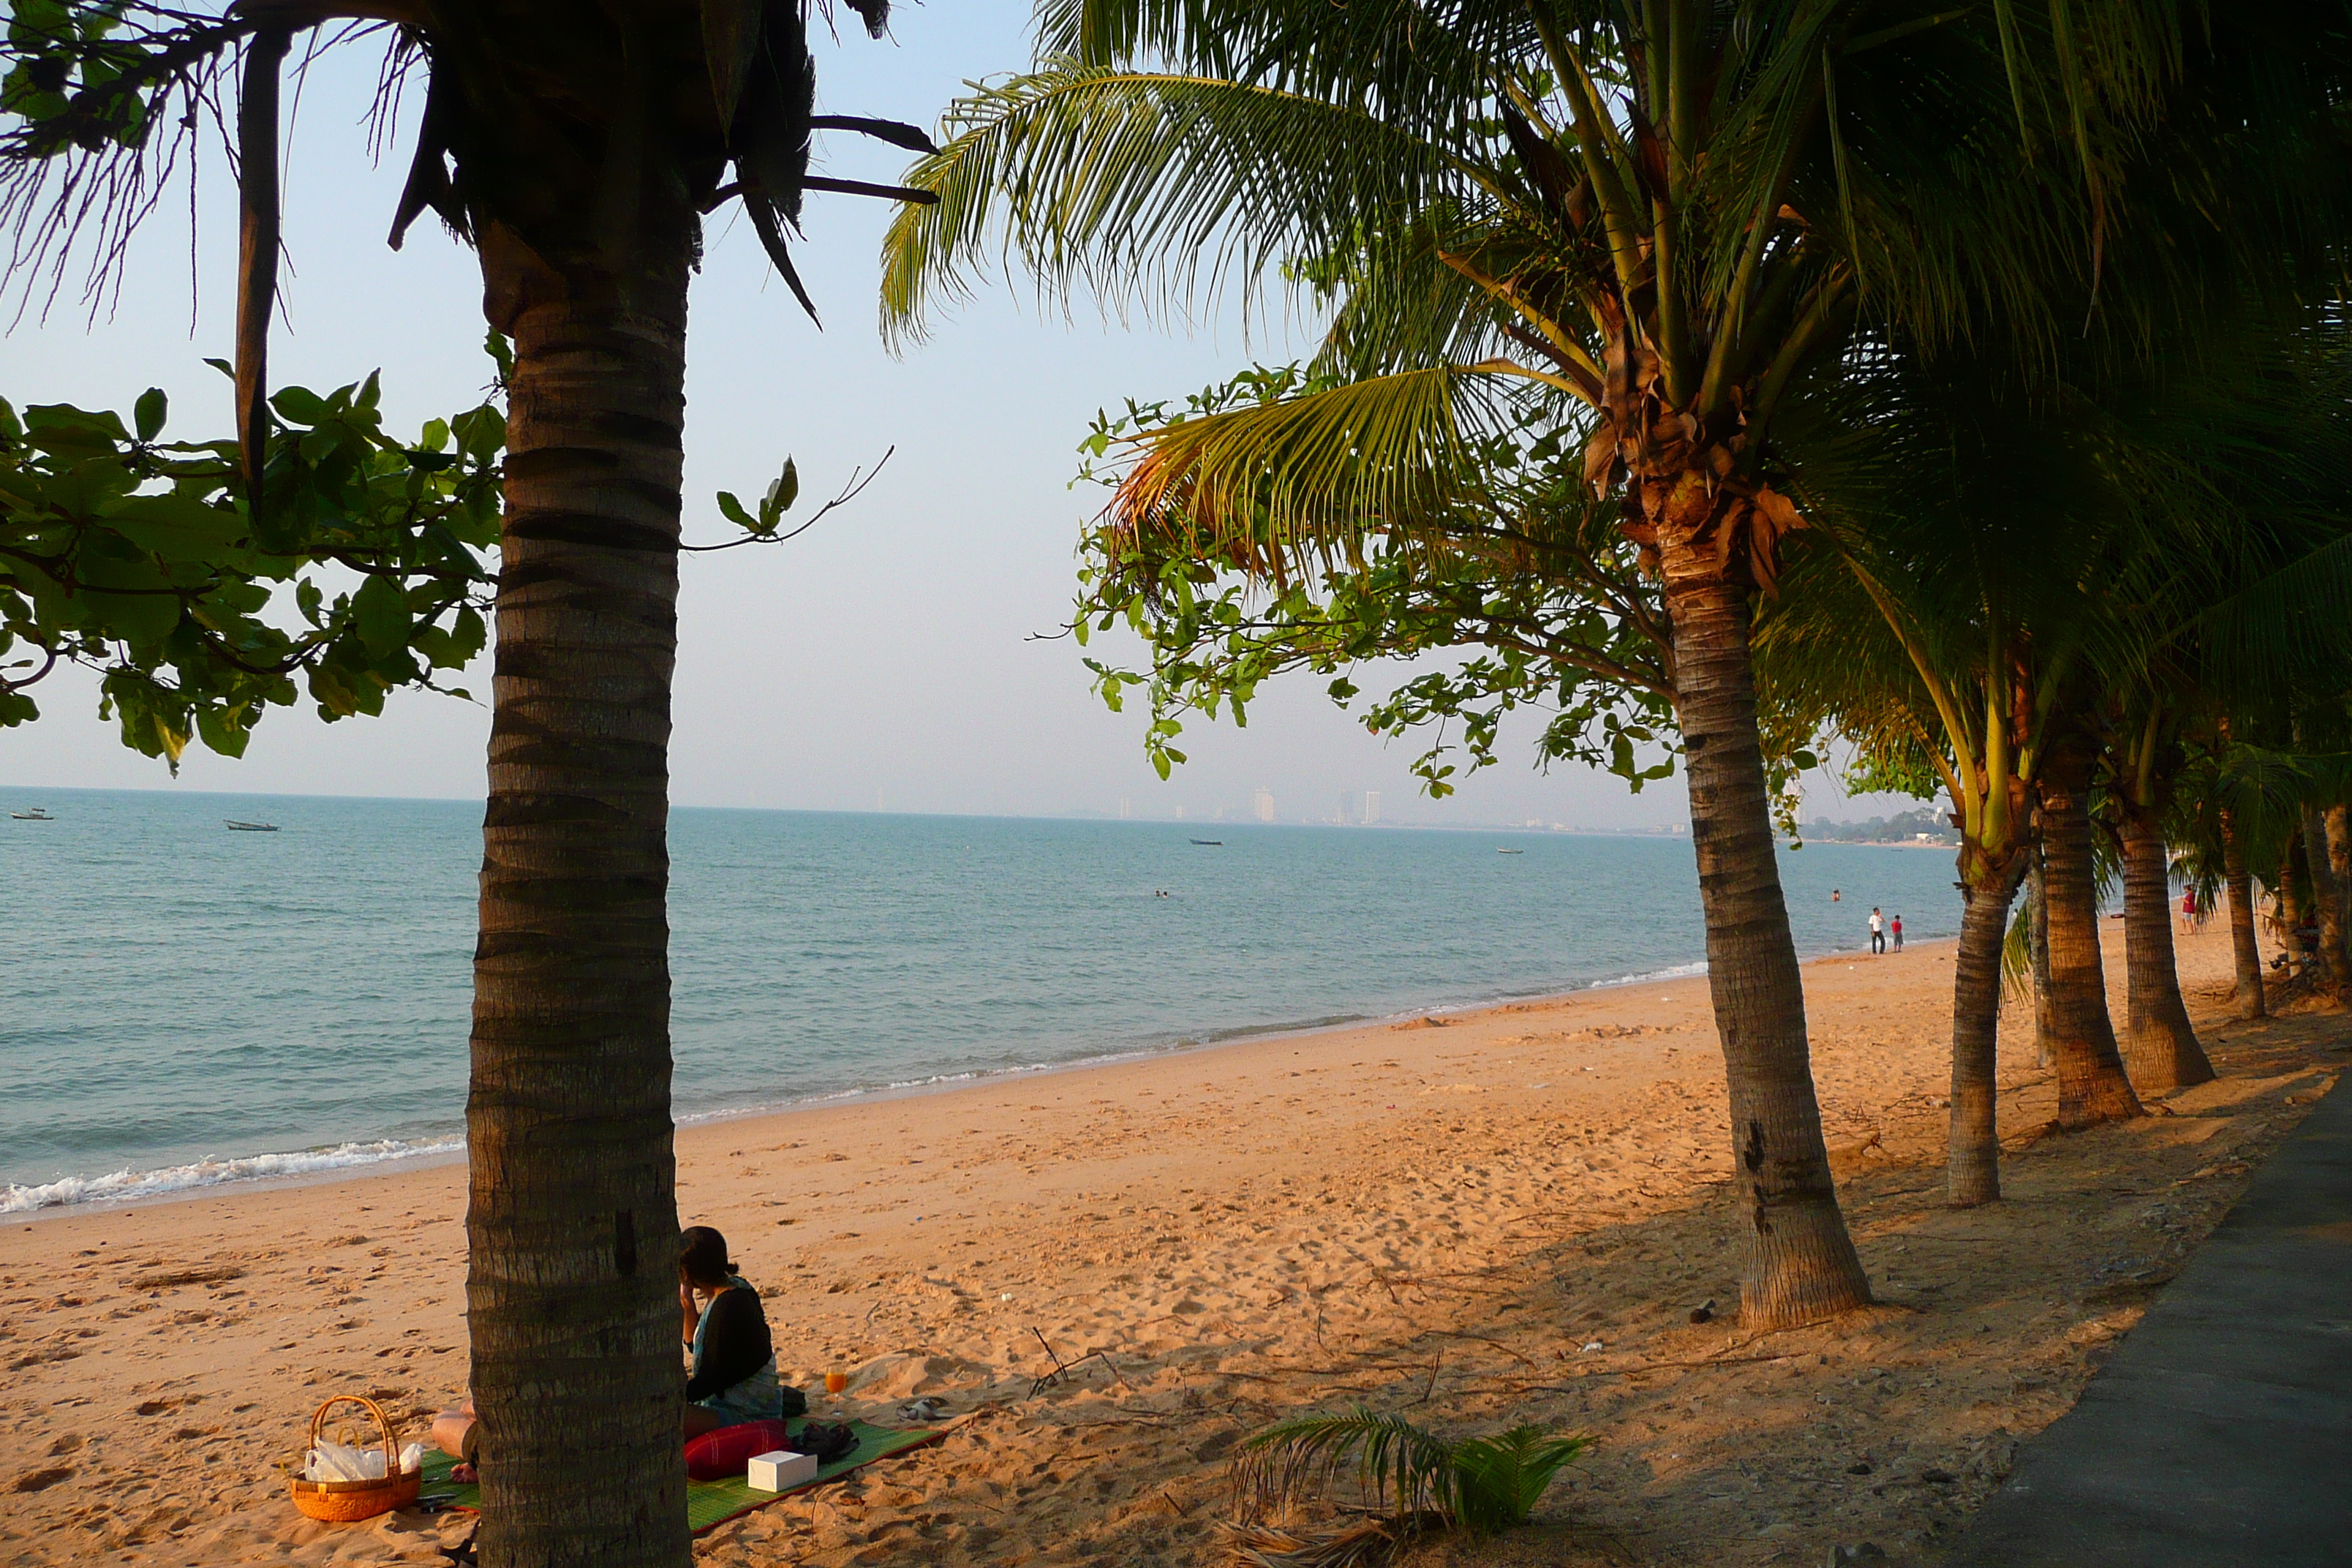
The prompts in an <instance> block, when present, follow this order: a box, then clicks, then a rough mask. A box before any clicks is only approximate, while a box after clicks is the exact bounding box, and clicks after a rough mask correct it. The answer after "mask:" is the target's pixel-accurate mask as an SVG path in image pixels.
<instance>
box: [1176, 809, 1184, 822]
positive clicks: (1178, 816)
mask: <svg viewBox="0 0 2352 1568" xmlns="http://www.w3.org/2000/svg"><path fill="white" fill-rule="evenodd" d="M1176 820H1177V821H1179V822H1181V821H1183V820H1184V808H1183V807H1182V806H1181V805H1180V806H1178V807H1177V808H1176Z"/></svg>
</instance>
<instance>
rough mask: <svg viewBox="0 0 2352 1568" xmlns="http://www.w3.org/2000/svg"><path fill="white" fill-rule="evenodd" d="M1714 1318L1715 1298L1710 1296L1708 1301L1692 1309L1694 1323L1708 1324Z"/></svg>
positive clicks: (1691, 1318) (1691, 1317)
mask: <svg viewBox="0 0 2352 1568" xmlns="http://www.w3.org/2000/svg"><path fill="white" fill-rule="evenodd" d="M1714 1317H1715V1298H1714V1297H1712V1296H1709V1297H1708V1298H1707V1299H1706V1300H1704V1301H1701V1302H1700V1303H1699V1304H1698V1305H1697V1306H1696V1307H1693V1308H1692V1309H1691V1314H1690V1321H1692V1322H1694V1323H1704V1322H1708V1321H1712V1320H1713V1319H1714Z"/></svg>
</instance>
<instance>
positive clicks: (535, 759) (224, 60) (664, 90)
mask: <svg viewBox="0 0 2352 1568" xmlns="http://www.w3.org/2000/svg"><path fill="white" fill-rule="evenodd" d="M847 4H848V5H849V8H850V9H852V10H855V11H856V12H857V13H858V15H859V16H861V17H862V18H863V19H864V20H865V22H866V24H867V25H868V26H869V28H870V30H872V31H873V32H874V33H875V34H876V35H877V37H878V36H879V35H880V33H881V30H882V28H883V26H884V22H885V19H886V16H887V0H847ZM818 5H819V7H820V14H821V16H824V17H826V18H829V17H830V16H831V11H830V8H829V7H826V6H825V5H824V0H818ZM810 22H811V11H810V7H809V5H808V4H807V0H702V3H699V4H698V3H695V0H640V3H637V4H633V5H613V6H604V7H586V8H579V7H565V6H551V5H546V4H536V3H530V0H482V3H479V4H472V5H448V4H443V3H441V0H250V3H248V4H245V5H238V6H236V8H234V9H233V10H230V11H228V12H227V13H226V14H225V15H223V16H197V15H191V14H189V13H185V12H181V11H175V10H169V9H163V8H150V7H147V6H145V5H139V4H137V3H135V0H134V3H132V4H128V5H126V4H122V3H121V0H47V3H46V4H43V5H20V6H18V7H17V8H16V13H15V16H14V18H13V20H12V24H11V28H10V33H9V40H8V50H9V55H10V59H11V63H12V66H13V67H14V68H13V69H12V71H11V74H10V76H9V82H10V88H9V92H10V97H9V100H8V106H9V108H10V110H12V111H14V113H15V114H16V116H17V117H18V118H17V119H16V121H13V122H12V123H11V124H10V125H9V126H8V127H7V128H6V129H5V132H0V215H5V220H6V221H9V222H11V223H12V224H13V226H15V228H16V232H17V234H18V235H19V237H21V238H22V239H23V240H25V242H26V243H25V244H24V245H23V246H22V247H20V249H19V251H18V253H17V259H18V260H19V262H20V263H22V264H27V265H31V266H35V267H37V266H38V265H39V264H40V262H41V261H42V260H43V259H44V258H49V257H54V258H57V261H58V266H60V267H61V266H62V265H63V258H64V257H65V254H66V252H67V250H68V248H69V247H71V245H72V243H73V241H74V240H75V238H76V237H77V236H81V237H85V238H94V240H95V243H96V247H97V249H98V252H99V254H100V258H101V259H102V260H103V259H104V258H111V257H113V256H117V255H119V254H120V242H121V237H122V236H123V235H125V234H126V233H127V232H128V230H129V228H130V227H131V226H132V225H133V224H135V223H136V222H137V221H138V220H139V219H140V218H141V217H142V216H144V214H145V213H146V212H148V211H150V210H152V205H153V195H152V191H153V183H154V181H155V180H156V179H158V178H161V177H168V175H169V174H170V171H171V169H172V168H173V166H174V164H173V159H174V157H175V155H176V153H179V152H180V151H184V150H185V149H186V147H187V146H189V145H192V143H189V142H188V141H187V139H188V138H192V137H193V136H194V134H195V130H194V128H195V127H196V126H197V125H198V124H199V123H200V122H201V120H202V116H203V115H204V114H205V112H207V111H209V112H210V113H212V114H213V115H214V117H215V119H216V120H217V119H218V118H220V117H221V113H222V104H221V100H222V98H223V97H224V96H225V95H226V92H227V90H228V89H229V88H230V87H231V85H232V73H233V72H237V68H238V65H239V64H240V63H241V72H238V73H237V74H239V75H240V76H241V79H239V80H236V82H235V84H234V85H235V86H236V88H237V89H239V90H238V91H237V95H236V96H237V100H238V102H237V105H236V112H235V121H236V127H237V140H238V143H239V145H238V148H237V152H238V154H239V159H238V166H239V168H240V171H241V174H242V179H241V183H240V207H241V217H242V263H241V267H240V275H239V300H238V311H237V319H238V332H237V366H236V379H237V395H238V425H239V430H240V435H241V437H242V438H243V447H244V450H245V454H246V474H245V479H246V488H247V491H248V492H249V497H250V500H251V501H252V503H253V506H252V510H253V511H254V513H255V514H256V518H257V526H263V527H266V526H267V525H268V516H269V510H270V507H271V505H272V500H273V498H272V492H271V491H270V489H269V488H268V486H267V485H265V484H264V482H263V479H264V477H265V473H266V470H265V469H264V468H263V465H262V462H261V454H262V450H263V445H264V441H263V437H265V436H266V434H267V432H268V427H269V416H268V409H267V407H266V401H265V394H266V392H267V386H268V377H267V371H266V363H265V350H266V332H267V327H268V319H269V316H270V312H271V306H272V302H273V300H274V296H275V289H276V261H277V255H278V212H277V182H276V179H275V174H274V171H275V168H276V154H277V139H278V110H277V94H278V76H279V72H280V67H281V63H282V61H283V60H284V58H285V57H286V55H287V53H288V50H289V44H290V40H291V38H292V36H293V35H294V34H295V33H296V32H299V31H303V30H306V29H310V28H312V27H326V28H328V29H330V31H329V33H328V35H327V36H326V37H325V39H324V41H326V42H334V41H339V40H341V39H344V38H349V37H376V38H377V39H379V40H380V41H385V42H387V43H388V47H389V53H388V58H387V66H386V80H387V83H388V84H395V85H396V84H397V83H398V82H399V81H400V80H401V79H403V78H404V77H405V76H406V75H407V74H408V73H410V72H411V71H413V70H415V69H417V68H422V69H423V70H424V71H425V73H426V76H427V82H426V85H425V94H424V99H425V103H424V109H423V112H422V114H421V116H420V117H419V119H418V121H417V139H416V145H415V155H414V160H413V163H412V164H411V167H410V172H409V177H408V184H407V188H406V190H405V191H404V193H403V195H402V197H401V199H400V203H399V209H398V211H397V212H396V213H395V214H394V218H393V226H392V242H393V244H394V246H395V247H396V246H398V245H399V243H400V241H401V237H402V236H403V234H404V232H405V231H406V229H407V228H408V226H409V225H410V224H411V223H412V222H413V221H414V220H415V218H417V217H418V216H421V215H422V214H424V213H425V211H427V210H430V211H432V212H433V213H435V214H436V216H438V217H439V218H440V219H441V221H442V222H444V223H445V224H446V225H447V226H449V227H450V229H451V230H452V231H453V232H454V233H456V234H457V236H458V237H460V238H462V239H464V240H466V241H467V242H469V243H471V245H472V246H473V247H474V249H475V251H476V253H477V254H478V257H479V259H480V262H481V269H482V282H483V308H484V314H485V315H486V316H487V317H488V321H489V323H490V325H491V326H492V327H493V328H494V329H495V330H496V331H499V332H500V333H502V334H504V335H506V336H507V337H509V338H510V339H511V340H512V341H513V345H514V363H513V370H512V374H511V376H510V378H509V426H508V431H507V436H508V458H507V462H506V468H505V511H504V519H503V522H502V526H501V530H500V535H499V551H500V568H499V581H498V594H497V617H496V619H497V634H498V635H497V654H496V658H497V664H496V673H495V677H494V693H495V696H494V702H493V718H492V726H491V738H490V744H489V780H488V783H489V798H488V807H487V810H486V813H485V816H484V822H483V844H484V853H483V864H482V874H481V936H480V941H479V943H478V947H477V950H476V957H475V1007H474V1027H473V1073H472V1081H471V1086H470V1089H469V1092H468V1096H467V1144H468V1150H469V1162H470V1184H469V1201H468V1207H467V1241H468V1244H469V1247H468V1268H467V1316H468V1321H469V1324H470V1331H471V1336H472V1351H473V1359H472V1367H471V1377H472V1386H473V1393H474V1398H475V1401H476V1404H477V1405H478V1407H479V1409H480V1412H481V1424H482V1429H483V1433H484V1453H485V1455H486V1458H487V1460H488V1462H487V1463H486V1464H485V1466H484V1468H483V1482H484V1497H485V1501H486V1504H487V1511H486V1514H485V1520H484V1524H483V1529H482V1536H481V1543H482V1548H483V1552H484V1554H485V1560H486V1561H488V1562H492V1563H501V1564H505V1563H557V1562H562V1563H631V1564H643V1563H678V1564H683V1563H686V1562H687V1561H688V1557H689V1548H688V1535H687V1526H686V1509H685V1491H684V1488H685V1475H684V1472H683V1471H682V1469H681V1468H680V1467H679V1465H678V1460H677V1441H678V1430H679V1405H680V1400H681V1397H682V1385H683V1379H682V1375H681V1373H680V1370H679V1363H678V1348H677V1339H676V1334H677V1310H676V1291H677V1281H676V1279H675V1274H674V1270H673V1268H672V1257H673V1254H674V1251H675V1247H676V1238H677V1205H676V1200H675V1187H674V1166H673V1160H672V1153H671V1123H670V1116H669V1082H670V1056H669V1027H668V1026H669V977H668V969H667V935H668V933H667V916H666V900H667V882H668V855H667V783H668V780H667V750H668V740H669V694H670V678H671V671H672V666H673V663H674V659H675V655H676V648H677V620H676V614H677V610H676V606H677V551H678V549H679V529H678V517H679V474H680V466H681V443H682V437H683V430H684V420H685V395H684V374H685V355H686V328H687V311H686V303H687V283H688V278H689V276H690V275H691V274H692V272H693V271H694V269H695V267H696V265H697V263H698V259H699V255H700V249H701V239H702V218H703V215H704V214H705V213H706V212H708V211H710V210H712V209H714V208H716V207H717V206H718V205H720V204H721V203H723V202H725V201H727V200H730V199H735V200H739V201H740V203H741V204H742V205H743V208H744V210H745V212H746V214H747V216H749V217H750V218H751V225H752V227H753V229H754V230H755V232H757V233H758V235H759V236H760V238H761V243H762V244H763V246H764V247H766V249H767V251H768V254H769V256H770V257H771V258H772V260H773V262H774V264H775V265H776V267H777V268H778V269H779V270H780V271H781V272H782V274H783V277H784V279H785V280H786V282H787V283H788V284H790V285H791V286H792V287H793V290H794V292H795V293H796V294H797V295H799V296H800V298H801V299H802V300H803V304H806V303H807V298H806V295H805V293H804V291H803V290H802V289H801V288H800V284H799V280H798V279H797V277H796V276H795V275H794V273H793V269H792V262H791V258H790V256H789V253H788V251H787V249H786V247H785V240H784V229H785V228H786V227H787V226H790V225H792V224H793V223H794V222H796V221H797V218H798V215H799V212H800V207H801V201H802V197H803V193H804V192H805V191H809V190H850V191H856V192H860V193H862V194H875V195H898V194H902V193H898V192H897V191H896V190H895V189H894V188H890V187H874V186H861V185H859V184H856V183H855V182H845V181H837V180H827V179H822V178H818V177H814V176H812V175H810V174H808V172H807V170H808V161H809V154H810V136H811V132H813V131H816V130H824V129H837V130H847V131H854V132H865V133H869V134H876V135H879V136H881V137H882V138H884V139H885V140H888V141H892V142H898V144H901V145H904V146H908V147H909V148H911V149H915V150H920V149H923V148H926V147H928V146H929V140H928V138H926V137H925V136H923V135H922V133H921V132H918V131H915V130H913V129H911V128H908V127H904V126H894V125H889V124H886V123H883V122H880V121H859V120H849V119H839V118H830V117H824V116H815V115H813V114H812V112H811V109H812V101H813V95H814V59H813V57H812V56H811V55H810V52H809V48H808V43H807V34H808V28H809V26H810ZM174 138H178V140H174ZM730 165H731V168H732V178H731V179H729V178H728V172H729V170H730ZM904 194H908V195H912V194H913V193H904ZM86 223H88V224H94V225H95V226H96V227H95V228H94V229H89V230H88V231H87V232H85V228H84V226H85V224H86Z"/></svg>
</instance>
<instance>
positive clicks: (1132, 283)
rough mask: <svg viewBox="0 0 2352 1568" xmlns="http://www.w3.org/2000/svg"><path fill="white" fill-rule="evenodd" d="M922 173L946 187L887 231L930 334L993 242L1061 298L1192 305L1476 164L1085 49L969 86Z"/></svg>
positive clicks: (906, 297)
mask: <svg viewBox="0 0 2352 1568" xmlns="http://www.w3.org/2000/svg"><path fill="white" fill-rule="evenodd" d="M942 129H943V131H944V132H946V133H947V134H946V136H945V137H944V144H943V145H942V146H941V148H940V151H939V152H938V153H935V154H933V155H932V156H930V157H929V158H926V159H924V160H923V161H921V162H920V163H918V164H916V165H915V167H914V169H913V170H912V171H911V172H910V173H909V174H908V176H907V183H908V184H909V185H911V186H913V187H915V188H916V189H919V190H925V191H929V192H931V193H933V194H934V195H937V196H938V197H939V200H938V201H937V202H936V203H934V204H931V205H922V206H916V205H908V206H907V207H905V208H903V209H901V211H900V212H899V214H898V217H897V219H896V221H895V222H894V223H893V224H892V225H891V227H890V230H889V233H888V235H887V237H886V238H885V240H884V242H883V279H882V321H883V329H884V331H885V334H886V335H887V337H889V338H890V339H891V340H892V341H894V342H908V341H912V340H917V339H919V338H920V337H921V336H922V334H923V332H924V331H925V329H926V326H927V323H928V321H929V318H930V317H931V316H932V315H933V314H934V313H936V312H937V310H939V309H940V307H941V306H942V305H944V304H947V303H950V302H952V301H954V300H960V299H961V298H963V297H965V296H967V295H968V294H969V292H970V289H971V280H972V279H974V278H976V277H977V276H979V275H981V274H982V273H983V272H984V271H985V270H986V269H987V268H988V267H989V265H990V263H991V260H992V258H991V255H990V251H991V248H992V246H996V245H1001V246H1002V247H1003V248H1005V249H1006V250H1009V251H1013V252H1017V253H1018V255H1019V256H1020V258H1021V259H1022V260H1023V262H1024V264H1025V265H1026V266H1027V267H1028V268H1029V269H1030V271H1031V272H1032V274H1033V275H1034V278H1035V279H1036V282H1037V287H1038V289H1039V290H1040V291H1041V293H1042V294H1044V295H1045V296H1046V297H1048V298H1050V299H1055V300H1061V301H1064V302H1066V301H1067V300H1069V299H1070V298H1071V297H1072V296H1073V295H1074V294H1075V293H1076V292H1077V291H1079V290H1081V289H1090V290H1092V291H1093V292H1094V293H1095V294H1096V295H1097V297H1098V298H1099V299H1100V300H1102V302H1103V303H1104V305H1105V306H1106V308H1119V309H1124V308H1125V307H1126V306H1127V305H1129V303H1131V302H1133V301H1136V300H1146V301H1151V302H1155V303H1166V304H1169V305H1171V306H1172V307H1173V308H1175V309H1178V310H1184V309H1188V308H1190V307H1191V305H1192V303H1194V302H1195V301H1196V300H1198V299H1199V297H1200V295H1201V293H1202V289H1203V287H1204V286H1207V287H1213V286H1214V285H1215V284H1216V283H1217V282H1219V281H1220V280H1222V279H1226V278H1234V279H1242V280H1243V281H1244V285H1245V286H1247V287H1252V288H1255V287H1258V286H1261V285H1262V284H1263V282H1264V281H1265V279H1267V278H1268V277H1270V276H1271V275H1273V274H1274V273H1275V272H1276V269H1277V268H1278V267H1279V264H1281V263H1283V262H1285V261H1287V260H1289V259H1291V258H1301V257H1309V256H1315V255H1319V254H1322V253H1325V252H1327V251H1329V250H1332V249H1334V248H1335V247H1339V246H1340V245H1341V244H1342V243H1343V242H1344V241H1345V240H1346V239H1347V237H1349V236H1350V235H1352V234H1353V233H1355V232H1356V231H1357V228H1358V226H1359V225H1360V224H1364V223H1375V224H1377V223H1379V222H1381V220H1382V218H1383V215H1386V214H1389V213H1391V212H1410V211H1412V209H1413V208H1414V207H1416V206H1417V205H1420V204H1422V203H1423V202H1425V201H1426V200H1427V199H1429V197H1430V196H1431V195H1433V193H1434V192H1436V191H1437V190H1438V189H1440V188H1441V186H1443V185H1445V184H1449V183H1450V184H1455V185H1459V184H1463V183H1464V178H1465V169H1464V165H1463V164H1462V163H1461V161H1460V160H1459V159H1457V158H1454V157H1453V156H1452V155H1450V154H1448V153H1445V152H1444V151H1443V150H1441V149H1440V148H1439V147H1437V146H1436V145H1434V144H1433V143H1432V142H1428V141H1425V140H1423V139H1422V138H1421V137H1418V136H1416V135H1413V134H1412V133H1411V132H1406V131H1402V130H1400V129H1398V128H1397V127H1396V126H1394V125H1392V124H1390V123H1388V122H1386V121H1383V120H1381V119H1380V118H1378V117H1375V116H1374V115H1372V114H1370V113H1368V112H1366V111H1365V110H1361V109H1360V108H1357V107H1354V106H1352V105H1349V104H1344V103H1334V102H1326V101H1319V100H1316V99H1313V98H1308V97H1304V96H1301V95H1299V94H1297V93H1291V92H1286V91H1283V90H1280V89H1275V88H1269V87H1264V86H1257V85H1253V84H1250V83H1245V82H1240V81H1232V80H1225V79H1217V78H1213V77H1206V76H1187V75H1181V74H1176V73H1169V72H1125V71H1118V70H1112V69H1108V68H1103V67H1100V66H1093V65H1086V64H1082V63H1080V62H1078V61H1076V60H1072V59H1058V60H1053V61H1049V62H1047V63H1046V64H1045V66H1044V67H1042V68H1040V69H1038V70H1036V71H1034V72H1032V73H1030V74H1028V75H1024V76H1018V77H1013V78H1012V79H1007V80H1003V81H998V82H992V83H989V84H985V85H983V86H982V87H981V88H980V89H979V90H978V91H977V92H976V93H975V94H974V95H972V96H971V97H969V98H966V99H963V100H959V101H958V103H957V104H956V105H955V107H954V108H953V109H952V110H950V114H949V117H948V120H947V122H946V123H945V125H944V126H943V128H942Z"/></svg>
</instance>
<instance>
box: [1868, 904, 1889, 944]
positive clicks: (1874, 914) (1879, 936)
mask: <svg viewBox="0 0 2352 1568" xmlns="http://www.w3.org/2000/svg"><path fill="white" fill-rule="evenodd" d="M1870 951H1871V952H1874V953H1878V952H1885V951H1886V921H1885V919H1884V918H1882V917H1881V916H1880V914H1879V912H1878V906H1877V905H1876V904H1873V905H1871V906H1870Z"/></svg>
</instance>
